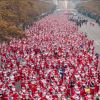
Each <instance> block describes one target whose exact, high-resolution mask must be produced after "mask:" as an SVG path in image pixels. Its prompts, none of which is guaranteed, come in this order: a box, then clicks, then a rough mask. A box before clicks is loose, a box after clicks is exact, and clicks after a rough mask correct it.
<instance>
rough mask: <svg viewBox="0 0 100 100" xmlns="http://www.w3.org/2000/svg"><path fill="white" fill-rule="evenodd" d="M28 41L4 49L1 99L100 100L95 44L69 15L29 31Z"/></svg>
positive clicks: (0, 68) (52, 18)
mask: <svg viewBox="0 0 100 100" xmlns="http://www.w3.org/2000/svg"><path fill="white" fill-rule="evenodd" d="M26 33H27V34H26V35H27V38H23V39H22V40H16V39H13V40H12V41H11V42H10V44H9V45H7V44H5V43H3V44H1V45H0V60H1V61H0V99H1V100H94V96H95V95H100V90H99V87H100V73H99V67H100V66H98V63H99V57H98V55H97V54H95V52H94V41H93V40H89V39H88V38H87V36H86V35H85V34H83V33H79V32H78V29H77V25H76V24H75V23H74V22H71V21H69V20H68V17H67V15H66V14H65V13H57V14H51V15H49V16H47V17H45V18H43V19H41V20H39V21H37V22H35V23H33V26H31V27H30V28H29V29H27V30H26Z"/></svg>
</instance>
